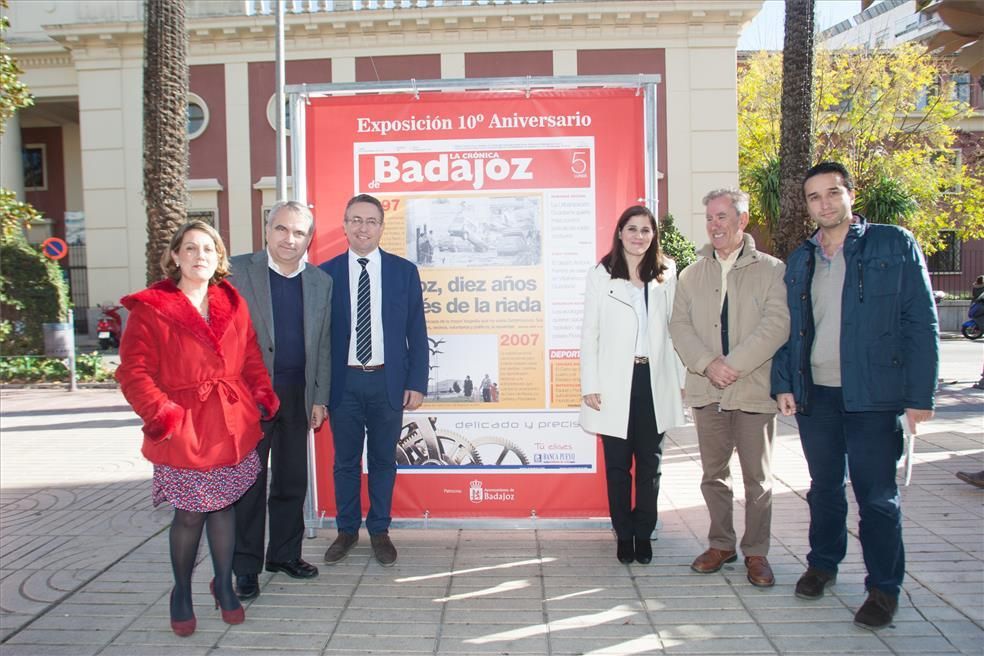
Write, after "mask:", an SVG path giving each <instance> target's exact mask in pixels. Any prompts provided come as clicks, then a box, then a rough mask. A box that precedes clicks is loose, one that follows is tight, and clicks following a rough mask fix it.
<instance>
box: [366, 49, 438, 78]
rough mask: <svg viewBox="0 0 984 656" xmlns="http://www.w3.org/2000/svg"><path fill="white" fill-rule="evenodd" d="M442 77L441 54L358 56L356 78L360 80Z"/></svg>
mask: <svg viewBox="0 0 984 656" xmlns="http://www.w3.org/2000/svg"><path fill="white" fill-rule="evenodd" d="M411 78H413V79H415V80H439V79H441V56H440V55H394V56H389V57H356V59H355V79H356V81H358V82H380V81H394V80H409V79H411Z"/></svg>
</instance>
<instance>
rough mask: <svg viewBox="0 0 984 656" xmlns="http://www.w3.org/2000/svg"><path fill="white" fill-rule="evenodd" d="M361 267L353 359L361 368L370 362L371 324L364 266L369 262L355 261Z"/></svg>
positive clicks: (362, 259)
mask: <svg viewBox="0 0 984 656" xmlns="http://www.w3.org/2000/svg"><path fill="white" fill-rule="evenodd" d="M356 261H357V262H358V263H359V264H360V265H362V273H360V274H359V293H358V301H357V303H358V304H357V308H358V309H357V310H356V314H355V357H356V358H357V359H358V360H359V362H361V363H362V366H363V367H364V366H366V365H367V364H369V361H370V360H372V322H371V321H370V314H371V313H370V311H369V310H370V301H369V298H370V297H369V272H368V271H366V265H367V264H369V260H368V259H366V258H364V257H360V258H359V259H358V260H356Z"/></svg>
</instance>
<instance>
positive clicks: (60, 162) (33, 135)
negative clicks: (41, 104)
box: [21, 127, 65, 239]
mask: <svg viewBox="0 0 984 656" xmlns="http://www.w3.org/2000/svg"><path fill="white" fill-rule="evenodd" d="M21 143H22V144H23V145H24V146H28V145H31V144H44V148H45V164H46V173H45V174H46V176H47V177H46V179H45V186H46V187H47V188H46V189H45V190H44V191H27V192H25V193H24V199H25V200H26V201H27V202H28V203H30V204H31V205H33V206H34V208H35V209H37V210H38V211H39V212H41V213H42V214H43V215H44V216H45V217H46V218H48V219H51V220H52V221H53V223H52V226H51V234H52V235H53V236H55V237H61V238H62V239H64V238H65V154H64V147H63V146H62V130H61V128H60V127H47V128H24V129H22V130H21Z"/></svg>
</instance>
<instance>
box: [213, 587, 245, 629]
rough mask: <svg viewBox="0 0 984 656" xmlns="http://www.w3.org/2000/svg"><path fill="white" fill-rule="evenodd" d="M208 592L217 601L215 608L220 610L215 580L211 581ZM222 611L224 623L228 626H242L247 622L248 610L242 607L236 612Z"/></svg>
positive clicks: (223, 609) (222, 609)
mask: <svg viewBox="0 0 984 656" xmlns="http://www.w3.org/2000/svg"><path fill="white" fill-rule="evenodd" d="M208 591H209V592H211V593H212V597H213V598H214V599H215V607H216V608H219V597H218V595H216V594H215V579H212V580H211V581H209V584H208ZM219 610H221V611H222V621H223V622H225V623H226V624H242V623H243V622H245V621H246V609H245V608H243V607H242V606H240V607H239V608H237V609H236V610H226V609H225V608H219Z"/></svg>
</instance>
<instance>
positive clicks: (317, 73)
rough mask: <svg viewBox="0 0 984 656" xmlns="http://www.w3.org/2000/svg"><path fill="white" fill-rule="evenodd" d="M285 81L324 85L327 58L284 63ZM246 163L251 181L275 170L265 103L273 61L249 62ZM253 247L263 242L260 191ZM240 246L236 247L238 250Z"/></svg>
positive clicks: (272, 82) (256, 195)
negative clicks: (247, 156)
mask: <svg viewBox="0 0 984 656" xmlns="http://www.w3.org/2000/svg"><path fill="white" fill-rule="evenodd" d="M284 69H285V73H286V76H287V84H303V83H308V84H326V83H329V82H331V60H330V59H302V60H297V61H289V62H287V63H286V64H285V65H284ZM248 76H249V134H250V139H249V162H250V183H251V184H255V183H256V182H257V181H258V180H259V179H260V178H262V177H264V176H272V175H276V173H277V134H276V132H275V131H274V129H273V128H272V127H271V126H270V122H269V121H268V120H267V113H266V112H267V103H268V102H270V96H272V95H273V93H274V90H275V89H274V86H275V84H276V81H275V80H276V72H275V70H274V63H273V62H272V61H268V62H252V63H250V64H249V72H248ZM287 171H288V175H289V174H290V139H289V138H288V140H287ZM252 201H253V202H252V222H253V249H254V250H255V249H257V248H260V246H261V245H262V244H263V226H262V225H261V220H262V217H263V193H262V192H260V191H259V190H256V189H254V190H253V192H252ZM239 250H240V249H237V251H239Z"/></svg>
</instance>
